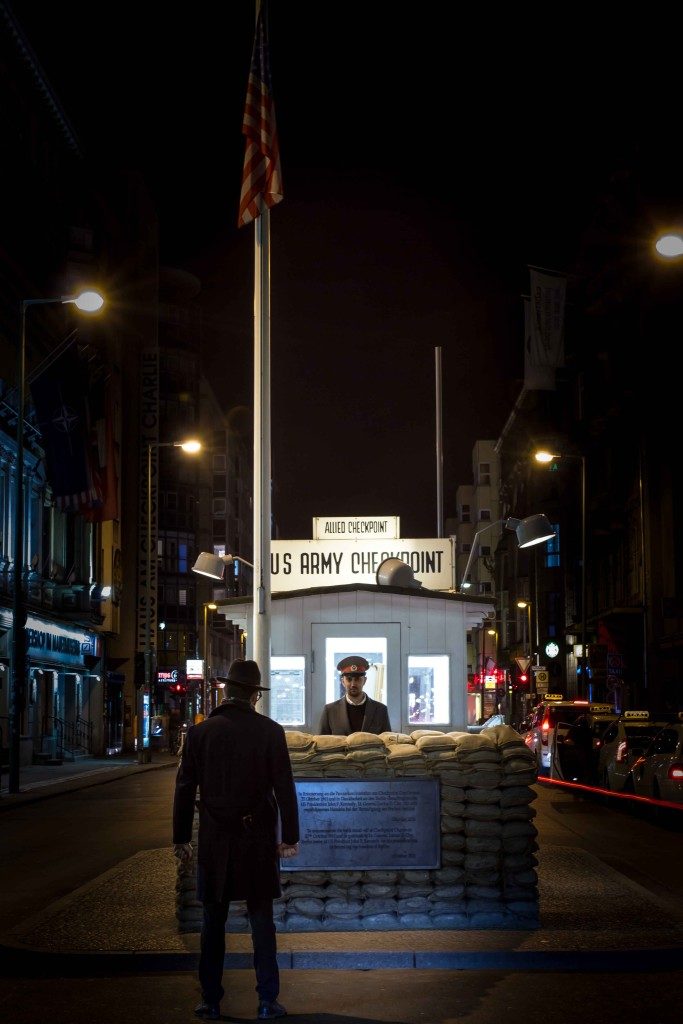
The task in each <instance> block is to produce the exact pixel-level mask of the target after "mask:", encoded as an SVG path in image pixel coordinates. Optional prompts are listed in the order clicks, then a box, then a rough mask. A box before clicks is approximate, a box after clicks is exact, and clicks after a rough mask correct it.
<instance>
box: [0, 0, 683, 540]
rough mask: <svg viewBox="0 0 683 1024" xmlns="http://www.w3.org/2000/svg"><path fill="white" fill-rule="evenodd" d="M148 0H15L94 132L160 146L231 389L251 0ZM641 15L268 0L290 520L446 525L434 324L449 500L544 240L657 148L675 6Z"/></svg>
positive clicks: (586, 215) (500, 417)
mask: <svg viewBox="0 0 683 1024" xmlns="http://www.w3.org/2000/svg"><path fill="white" fill-rule="evenodd" d="M147 7H148V5H147V4H144V3H140V2H138V3H135V4H134V3H130V2H128V0H122V2H119V3H109V4H103V5H97V6H95V5H92V3H86V2H81V0H77V2H73V0H65V2H64V3H63V4H60V5H56V4H55V5H45V4H44V3H43V0H22V2H19V0H17V2H16V3H15V4H14V10H15V13H16V14H17V16H18V17H19V18H20V20H21V21H22V23H23V25H24V27H25V29H26V31H27V33H28V35H29V38H30V40H31V42H32V45H33V47H34V50H35V51H36V53H37V55H38V58H39V59H40V61H41V63H42V64H43V66H44V68H45V70H46V72H47V75H48V78H49V79H50V81H51V82H52V83H53V85H54V87H55V88H56V89H57V91H58V93H59V95H60V97H61V98H62V101H63V104H64V107H65V109H66V110H67V113H68V114H69V116H70V118H71V120H72V122H73V124H74V126H75V128H76V130H77V132H78V134H79V136H80V137H81V139H82V141H83V144H84V146H85V147H86V148H87V149H88V150H89V151H90V152H91V153H92V154H93V155H96V156H100V157H102V156H103V157H105V158H106V159H107V160H108V161H109V162H112V163H115V164H116V165H120V166H122V167H128V166H137V167H140V168H141V169H142V170H143V171H144V172H145V174H146V176H147V179H148V182H149V185H150V188H151V190H152V192H153V194H154V195H155V197H156V199H157V202H158V204H159V209H160V214H161V242H162V261H163V262H165V263H167V264H168V265H173V266H181V267H184V268H185V269H188V270H191V271H192V272H194V273H196V274H197V275H198V276H199V278H200V279H201V281H202V296H201V299H202V303H203V305H204V308H205V311H206V314H207V319H208V322H209V325H210V326H209V331H208V334H207V340H208V345H207V347H208V349H209V351H208V352H207V353H206V359H207V368H208V370H209V372H210V375H211V377H212V378H213V379H214V380H216V381H220V382H221V396H222V398H223V400H224V404H225V408H226V411H227V410H229V409H231V408H234V407H236V406H240V405H251V402H252V383H251V373H252V353H253V333H252V310H253V228H251V227H247V228H242V229H240V230H238V229H237V227H236V220H237V207H238V198H239V190H240V180H241V173H242V160H243V153H244V145H243V139H242V136H241V133H240V129H241V119H242V112H243V107H244V97H245V91H246V82H247V74H248V68H249V62H250V57H251V47H252V41H253V27H254V16H255V15H254V10H255V9H254V2H253V0H233V2H230V3H221V4H219V3H216V2H202V0H199V2H196V3H194V4H192V5H168V6H167V7H157V6H156V5H155V6H154V8H152V5H149V12H150V13H149V14H146V13H145V11H146V10H147ZM152 11H153V12H154V13H152ZM586 11H589V15H587V13H586ZM629 17H633V18H634V19H635V14H634V15H629V14H627V13H626V11H625V9H623V8H622V9H620V10H619V19H620V20H619V22H618V24H617V23H615V21H614V19H613V17H612V15H611V13H610V12H604V13H603V15H602V22H601V20H600V18H601V15H600V12H599V11H597V9H596V7H595V5H593V6H592V7H591V8H590V9H589V8H588V7H586V8H585V9H582V8H581V7H580V6H578V7H577V6H576V5H574V6H572V7H571V8H569V7H568V8H566V9H564V13H562V12H558V11H557V10H555V9H552V10H551V9H549V8H548V7H547V5H546V6H540V5H539V6H538V7H537V8H529V7H528V6H524V5H522V6H519V5H514V6H512V7H510V8H508V9H503V8H500V9H499V8H498V7H497V6H496V7H495V8H492V7H490V5H480V6H479V8H478V13H475V12H474V11H467V10H465V9H464V8H461V7H460V5H448V6H447V5H439V4H430V5H415V4H412V5H410V4H408V5H398V4H396V3H383V2H377V3H370V2H369V0H362V2H357V0H348V2H345V3H340V4H330V3H320V2H318V3H315V4H314V3H309V2H304V0H301V2H297V0H272V2H271V16H270V40H271V63H272V70H273V92H274V97H275V106H276V115H277V122H278V130H279V138H280V147H281V158H282V174H283V183H284V201H283V202H282V203H280V204H279V205H278V206H277V207H275V208H274V210H273V211H272V213H271V235H272V241H271V245H272V251H271V294H272V330H271V341H272V386H273V397H272V437H273V486H274V499H273V510H274V514H275V516H276V519H277V522H278V525H279V530H280V535H281V536H282V537H309V536H311V517H312V516H314V515H334V514H339V515H399V516H400V517H401V527H402V534H403V536H405V537H430V536H435V535H436V525H437V509H436V456H435V372H434V351H435V347H436V346H440V347H441V348H442V351H443V412H444V423H443V431H444V499H445V502H444V504H445V507H444V513H445V516H446V517H448V516H449V515H453V514H454V513H455V490H456V487H457V486H458V485H459V484H460V483H467V482H471V479H472V477H471V451H472V447H473V445H474V442H475V441H476V440H477V439H479V438H496V437H497V436H498V435H499V432H500V430H501V428H502V426H503V424H504V423H505V421H506V419H507V417H508V415H509V413H510V411H511V408H512V405H513V403H514V401H515V399H516V398H517V396H518V394H519V392H520V390H521V386H522V376H523V348H522V345H523V337H522V301H521V296H522V295H524V294H526V293H527V292H528V280H529V278H528V265H529V264H533V265H535V266H540V267H544V268H548V269H551V270H557V271H564V270H567V269H569V268H570V267H571V265H572V261H573V258H574V256H575V253H576V249H577V245H578V241H579V238H580V234H581V231H582V229H584V228H586V227H588V226H590V224H591V223H592V220H593V218H594V217H595V215H596V210H597V209H598V208H599V206H600V204H601V203H602V202H603V201H604V197H605V195H606V194H608V193H609V190H610V188H611V184H610V183H611V181H612V180H613V179H614V176H615V174H616V175H618V173H620V172H621V171H622V170H623V168H625V167H626V168H629V167H630V168H632V167H633V166H634V165H635V164H636V163H638V162H642V161H643V160H644V159H645V160H646V162H647V161H650V162H652V161H653V160H655V159H659V160H665V159H666V156H665V154H664V151H663V150H662V148H661V147H659V149H658V151H657V155H656V156H655V154H654V152H653V153H652V155H651V156H647V155H646V156H644V152H645V151H646V150H647V147H648V146H649V145H650V143H651V142H652V139H653V137H654V136H655V134H656V132H655V128H659V127H660V126H662V125H665V124H667V123H668V122H667V118H668V112H669V111H668V105H669V104H670V105H671V107H672V108H673V107H674V106H675V95H677V94H673V93H667V89H666V82H665V81H664V72H662V73H660V74H659V75H658V76H657V77H656V78H653V77H652V75H651V73H650V72H651V69H652V65H653V63H654V61H655V58H656V59H657V60H659V58H660V56H661V53H662V46H664V45H665V44H666V40H667V37H668V35H669V33H673V32H674V26H673V25H669V26H668V27H667V24H666V20H662V19H661V18H658V17H657V15H656V12H654V11H653V13H652V15H651V16H649V15H646V16H644V15H643V12H642V11H641V12H639V13H638V20H637V21H635V20H634V21H633V22H630V21H628V20H627V19H628V18H629ZM667 17H669V16H667ZM648 19H649V20H648ZM657 47H659V49H657ZM95 112H97V115H98V116H97V117H94V116H93V115H94V114H95ZM679 122H680V118H679V117H678V116H676V117H675V118H674V119H673V120H671V121H670V122H669V123H670V125H671V126H672V127H673V126H674V125H675V126H676V129H675V130H676V131H679V130H680V129H679ZM649 170H650V172H652V170H653V168H652V167H650V168H649Z"/></svg>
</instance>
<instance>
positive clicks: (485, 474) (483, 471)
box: [479, 462, 491, 486]
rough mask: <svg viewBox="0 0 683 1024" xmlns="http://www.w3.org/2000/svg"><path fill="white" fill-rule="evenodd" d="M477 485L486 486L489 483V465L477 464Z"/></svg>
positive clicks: (485, 463)
mask: <svg viewBox="0 0 683 1024" xmlns="http://www.w3.org/2000/svg"><path fill="white" fill-rule="evenodd" d="M479 483H480V484H481V485H482V486H487V485H488V484H490V483H491V465H490V463H488V462H480V463H479Z"/></svg>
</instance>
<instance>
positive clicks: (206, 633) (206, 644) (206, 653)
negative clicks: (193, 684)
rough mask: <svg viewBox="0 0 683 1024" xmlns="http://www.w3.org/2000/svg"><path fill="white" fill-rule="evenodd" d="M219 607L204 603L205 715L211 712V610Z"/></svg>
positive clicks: (210, 602)
mask: <svg viewBox="0 0 683 1024" xmlns="http://www.w3.org/2000/svg"><path fill="white" fill-rule="evenodd" d="M216 608H218V605H217V604H216V602H215V601H205V602H204V643H203V648H204V649H203V651H202V654H203V656H204V688H203V693H202V711H203V713H204V715H207V714H208V710H209V678H210V676H209V610H211V611H212V612H215V611H216Z"/></svg>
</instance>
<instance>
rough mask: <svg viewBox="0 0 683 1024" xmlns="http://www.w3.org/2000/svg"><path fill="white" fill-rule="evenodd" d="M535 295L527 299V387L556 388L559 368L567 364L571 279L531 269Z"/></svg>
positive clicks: (525, 325) (525, 329)
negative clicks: (566, 326)
mask: <svg viewBox="0 0 683 1024" xmlns="http://www.w3.org/2000/svg"><path fill="white" fill-rule="evenodd" d="M529 274H530V284H531V295H530V298H529V299H525V300H524V386H525V387H527V388H529V389H530V390H554V389H555V370H556V369H557V368H558V367H560V366H564V309H565V296H566V288H567V281H566V278H564V277H561V276H560V275H557V274H546V273H543V272H542V271H540V270H535V269H534V268H533V267H532V268H530V270H529Z"/></svg>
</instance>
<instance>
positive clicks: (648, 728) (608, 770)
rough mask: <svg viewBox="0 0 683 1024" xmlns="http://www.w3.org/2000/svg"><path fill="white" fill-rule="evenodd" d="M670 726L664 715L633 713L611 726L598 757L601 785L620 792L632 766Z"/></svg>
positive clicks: (644, 712)
mask: <svg viewBox="0 0 683 1024" xmlns="http://www.w3.org/2000/svg"><path fill="white" fill-rule="evenodd" d="M667 724H668V718H667V716H665V715H661V714H660V715H651V714H650V712H649V711H644V710H643V711H635V710H634V711H624V712H623V713H622V714H621V715H620V716H619V718H617V720H616V721H615V722H612V723H611V724H610V725H608V727H607V729H606V731H605V733H604V734H603V736H602V743H601V745H600V751H599V755H598V770H597V775H598V785H600V786H602V788H603V789H610V790H612V792H614V793H621V792H622V791H623V789H624V787H625V786H626V784H627V780H628V779H629V776H630V773H631V769H632V768H633V765H634V764H635V763H636V761H637V760H638V758H639V757H640V756H641V755H642V754H643V753H644V752H645V750H646V749H647V748H648V746H649V745H650V743H651V742H652V740H653V739H654V738H655V736H656V735H657V733H658V732H659V731H660V729H663V728H664V726H665V725H667Z"/></svg>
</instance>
